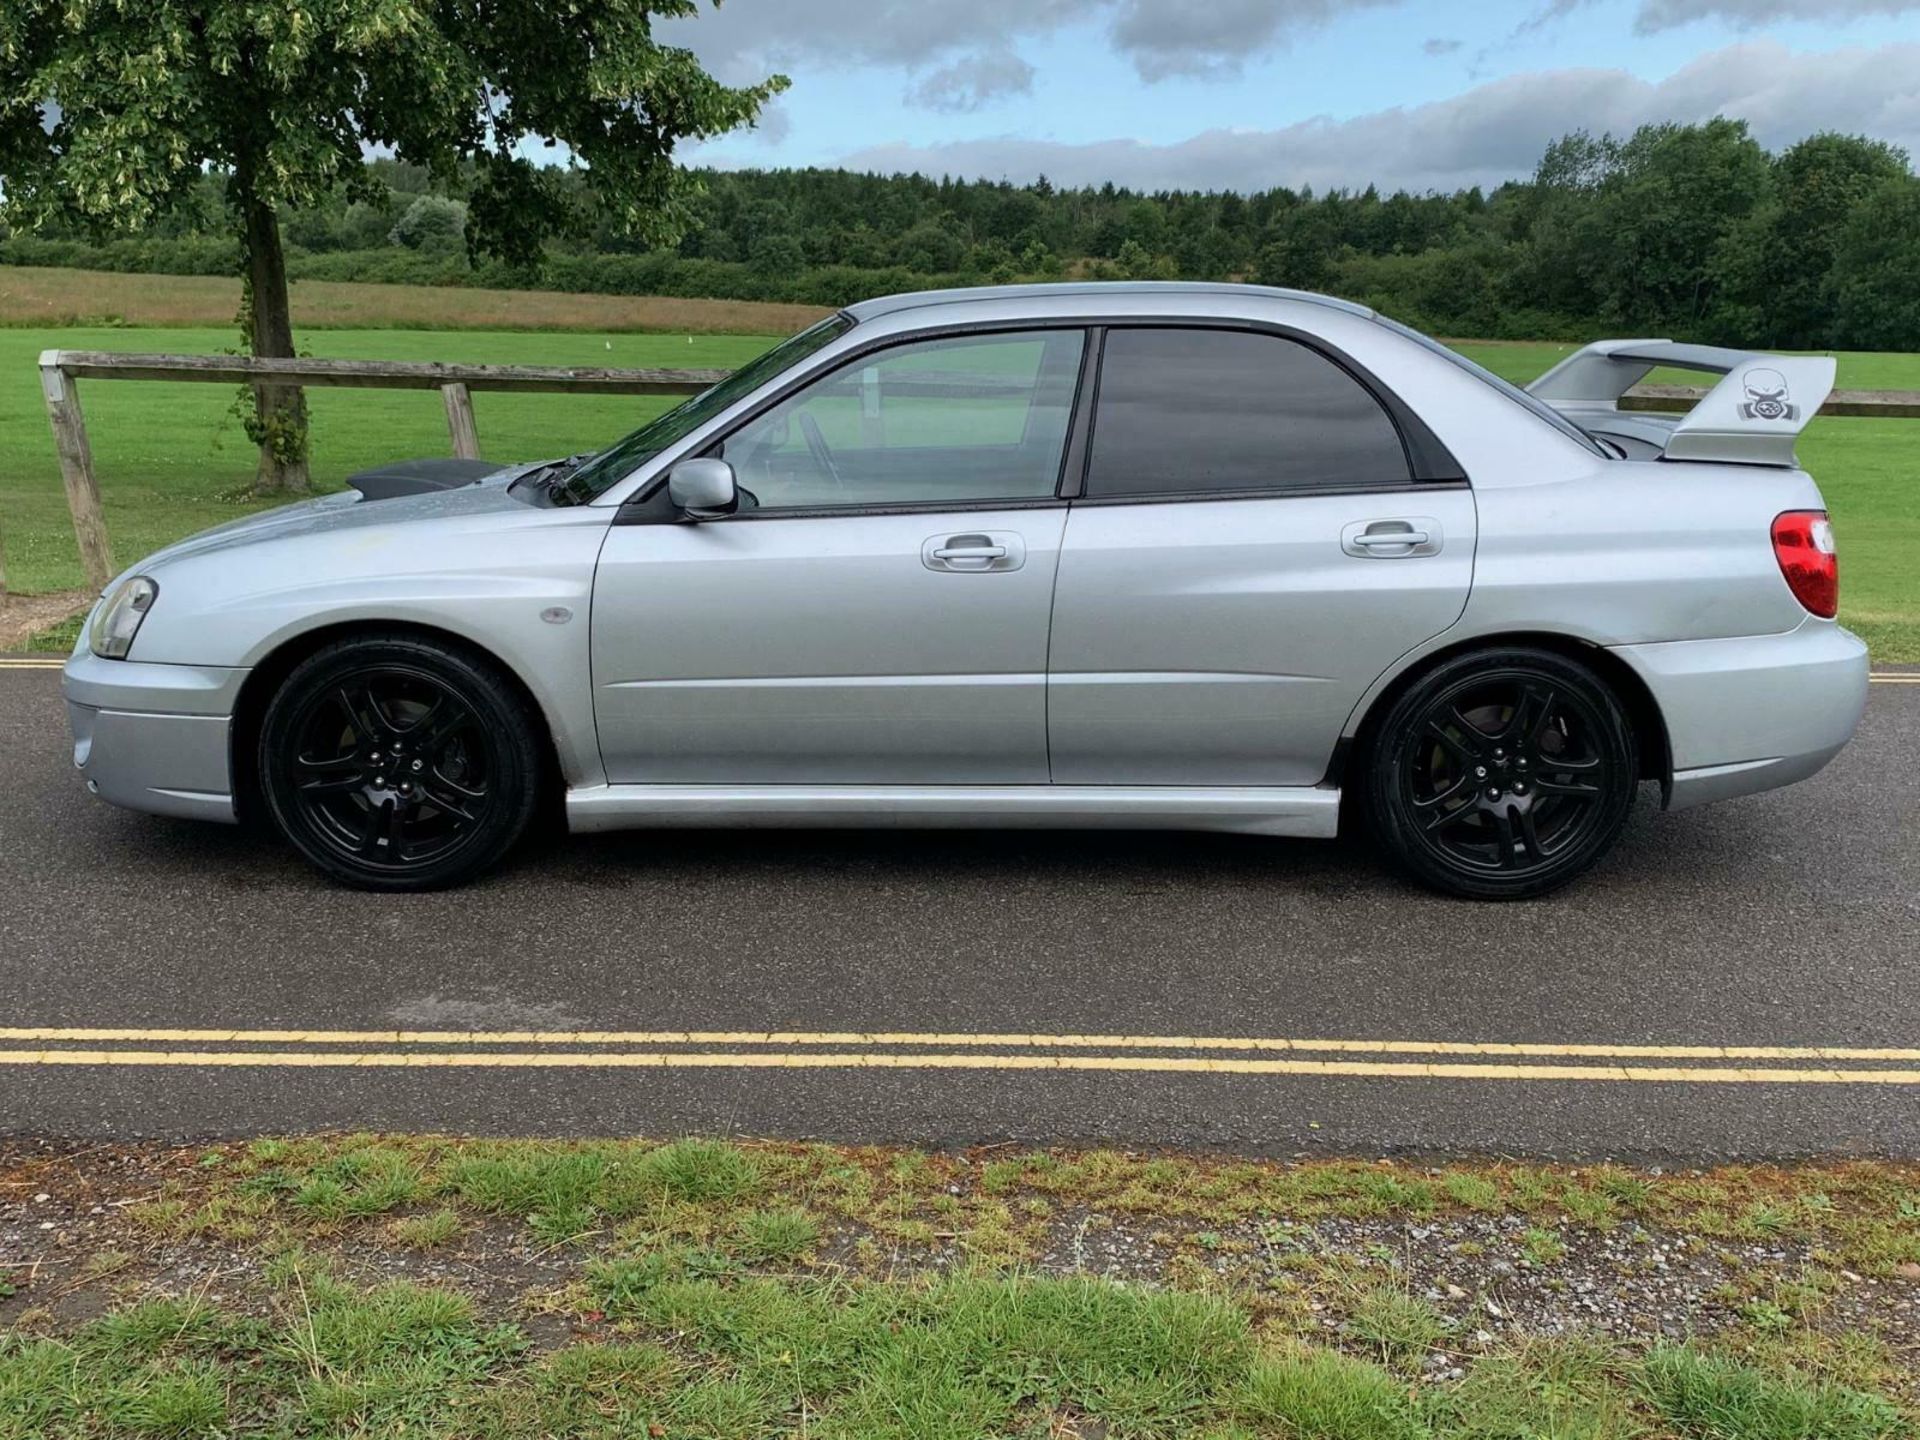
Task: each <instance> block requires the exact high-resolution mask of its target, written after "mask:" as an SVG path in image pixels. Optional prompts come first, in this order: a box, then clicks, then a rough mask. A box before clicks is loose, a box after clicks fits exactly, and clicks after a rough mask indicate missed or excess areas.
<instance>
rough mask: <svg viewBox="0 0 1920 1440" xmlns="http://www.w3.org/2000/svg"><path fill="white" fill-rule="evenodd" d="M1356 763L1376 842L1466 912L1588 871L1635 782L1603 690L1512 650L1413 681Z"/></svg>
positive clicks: (1611, 701) (1620, 728) (1622, 715)
mask: <svg viewBox="0 0 1920 1440" xmlns="http://www.w3.org/2000/svg"><path fill="white" fill-rule="evenodd" d="M1363 764H1364V768H1365V775H1364V779H1363V782H1362V783H1363V787H1364V789H1363V795H1364V809H1365V815H1366V819H1367V823H1368V828H1369V829H1370V830H1371V832H1372V834H1373V836H1374V838H1375V840H1376V842H1377V843H1378V844H1379V845H1380V846H1381V847H1382V848H1383V849H1385V851H1386V852H1387V854H1388V855H1389V856H1390V857H1391V858H1392V859H1393V860H1394V861H1395V863H1397V864H1398V865H1399V866H1400V868H1402V869H1403V870H1405V871H1406V872H1407V873H1408V874H1410V875H1412V876H1413V877H1414V878H1415V879H1416V880H1419V881H1420V882H1421V883H1422V884H1425V885H1428V886H1431V887H1432V888H1434V889H1436V890H1441V891H1444V892H1446V893H1447V894H1450V895H1459V896H1464V897H1467V898H1469V899H1475V900H1524V899H1529V898H1531V897H1533V896H1536V895H1545V894H1547V893H1548V892H1549V891H1552V890H1557V889H1559V888H1560V887H1561V886H1562V885H1565V884H1566V883H1567V882H1568V881H1570V880H1572V879H1573V878H1574V877H1576V876H1577V875H1579V874H1581V873H1582V872H1583V871H1585V870H1587V869H1588V868H1590V867H1591V866H1593V865H1594V864H1596V863H1597V862H1598V861H1599V860H1600V858H1601V857H1602V856H1604V855H1605V854H1606V853H1607V852H1608V851H1609V850H1611V849H1612V848H1613V845H1614V842H1615V841H1616V840H1617V839H1618V838H1619V836H1620V831H1621V828H1622V827H1623V826H1624V825H1625V824H1626V820H1627V812H1628V811H1629V810H1630V809H1631V808H1632V806H1633V799H1634V793H1635V791H1636V789H1637V788H1638V784H1639V773H1640V772H1639V755H1638V753H1637V751H1636V748H1635V744H1634V734H1633V727H1632V725H1631V724H1630V723H1629V722H1628V719H1627V714H1626V711H1625V710H1624V709H1623V708H1622V707H1621V704H1620V701H1619V699H1618V697H1616V696H1615V695H1614V693H1613V691H1612V690H1610V689H1609V688H1608V687H1607V685H1606V683H1605V682H1604V681H1602V680H1601V679H1600V678H1599V676H1597V675H1595V674H1594V673H1593V672H1592V671H1591V670H1589V669H1587V668H1586V667H1585V666H1584V665H1581V664H1579V663H1577V662H1575V661H1573V660H1569V659H1567V658H1566V657H1565V656H1563V655H1559V654H1556V653H1554V652H1553V651H1550V650H1534V649H1526V648H1519V647H1514V648H1505V649H1498V650H1483V651H1479V652H1476V653H1472V654H1467V655H1460V656H1456V657H1454V658H1453V659H1451V660H1448V661H1445V662H1444V663H1442V664H1440V665H1437V666H1435V667H1434V668H1433V669H1432V670H1431V671H1429V672H1428V673H1427V674H1425V675H1422V676H1421V677H1420V678H1419V679H1418V680H1416V681H1414V683H1413V684H1412V685H1410V686H1408V687H1407V689H1406V690H1405V691H1403V692H1402V693H1401V694H1400V695H1399V697H1398V698H1397V699H1395V700H1394V701H1393V703H1392V705H1391V707H1390V708H1389V709H1388V710H1387V712H1386V714H1385V715H1384V716H1383V717H1382V720H1381V723H1380V726H1379V728H1378V729H1377V730H1375V731H1374V738H1373V742H1372V744H1371V745H1370V747H1369V753H1368V755H1367V758H1366V759H1365V760H1364V762H1363Z"/></svg>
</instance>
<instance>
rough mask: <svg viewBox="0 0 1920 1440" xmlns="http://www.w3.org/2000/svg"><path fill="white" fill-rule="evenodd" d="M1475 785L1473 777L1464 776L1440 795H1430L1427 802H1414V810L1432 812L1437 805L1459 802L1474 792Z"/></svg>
mask: <svg viewBox="0 0 1920 1440" xmlns="http://www.w3.org/2000/svg"><path fill="white" fill-rule="evenodd" d="M1475 783H1476V782H1475V780H1474V778H1473V777H1472V776H1471V775H1462V776H1461V777H1460V778H1459V779H1458V780H1456V781H1454V782H1453V784H1451V785H1449V786H1448V787H1447V788H1446V789H1444V790H1442V791H1441V792H1440V793H1439V794H1438V795H1430V796H1428V797H1427V798H1426V799H1425V800H1415V801H1414V802H1413V808H1414V809H1416V810H1431V809H1432V808H1433V807H1434V806H1436V805H1445V804H1446V803H1447V802H1448V801H1449V800H1458V799H1459V798H1460V797H1461V796H1463V795H1466V794H1468V793H1469V792H1470V791H1472V789H1473V788H1474V785H1475Z"/></svg>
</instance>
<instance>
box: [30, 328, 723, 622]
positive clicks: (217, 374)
mask: <svg viewBox="0 0 1920 1440" xmlns="http://www.w3.org/2000/svg"><path fill="white" fill-rule="evenodd" d="M727 374H728V372H727V371H725V370H602V369H573V368H563V367H561V366H557V365H441V364H437V363H430V362H420V361H402V360H304V359H303V360H255V359H252V358H249V357H247V356H242V355H119V354H114V353H112V352H109V351H97V350H48V351H45V352H43V353H42V354H41V356H40V389H41V392H42V393H43V394H44V395H45V396H46V401H47V419H48V421H49V422H50V423H51V424H52V426H53V444H54V449H55V450H56V451H57V452H58V453H59V456H60V479H61V482H62V483H63V484H64V485H65V486H66V490H67V508H68V510H69V511H70V512H71V513H72V515H73V535H74V539H75V540H76V541H77V542H78V543H79V547H80V563H81V565H82V567H83V568H84V569H85V570H86V575H87V583H88V584H89V585H91V586H93V587H94V588H95V589H98V588H99V587H101V586H103V585H105V584H106V583H107V581H108V580H109V579H110V578H111V577H112V575H113V573H114V564H113V548H112V545H111V543H110V542H109V540H108V538H107V523H106V520H105V519H104V518H103V517H102V515H101V513H100V482H99V478H98V477H97V476H96V475H95V474H94V469H93V450H92V447H91V446H90V445H89V444H88V443H87V422H86V417H85V414H84V413H83V412H82V411H81V409H80V387H79V382H80V381H82V380H169V381H181V380H191V381H206V382H211V383H214V384H222V385H245V384H252V383H258V382H260V381H265V380H271V381H275V382H278V383H292V384H299V385H304V386H337V387H346V388H349V389H358V390H438V391H439V392H440V398H441V400H442V402H444V404H445V405H446V411H447V433H448V435H449V437H450V438H451V440H452V442H453V453H454V454H455V455H458V456H460V457H462V458H465V459H478V458H479V456H480V432H479V427H478V426H477V425H476V424H475V423H474V418H473V392H474V391H476V390H511V391H519V392H523V393H524V392H527V391H553V392H558V393H562V394H573V395H691V394H695V393H697V392H699V391H701V390H704V389H706V388H707V387H708V386H709V385H711V384H713V383H714V382H715V381H716V380H720V379H723V378H725V376H726V375H727ZM4 574H5V571H4V570H0V576H4Z"/></svg>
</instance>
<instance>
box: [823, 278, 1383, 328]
mask: <svg viewBox="0 0 1920 1440" xmlns="http://www.w3.org/2000/svg"><path fill="white" fill-rule="evenodd" d="M1130 297H1131V298H1134V299H1141V298H1154V299H1189V300H1192V301H1194V302H1196V303H1195V304H1194V305H1193V306H1192V307H1191V308H1192V310H1193V312H1194V313H1195V314H1207V313H1209V311H1210V309H1211V308H1212V307H1210V306H1207V305H1205V304H1203V303H1198V302H1202V301H1205V300H1207V299H1209V298H1211V299H1214V300H1241V301H1245V300H1291V301H1296V302H1300V303H1304V304H1308V305H1323V306H1325V307H1327V308H1328V309H1330V310H1339V311H1341V312H1343V313H1345V314H1348V315H1360V316H1366V317H1369V318H1371V317H1372V315H1373V311H1371V310H1369V309H1368V308H1367V307H1366V306H1364V305H1356V304H1354V303H1353V302H1352V301H1351V300H1341V299H1337V298H1335V297H1334V296H1332V295H1317V294H1315V293H1314V292H1313V291H1311V290H1283V289H1281V288H1279V287H1278V286H1273V285H1233V284H1228V283H1225V282H1213V281H1202V280H1096V281H1080V282H1071V283H1065V284H1047V285H980V286H974V287H970V288H963V289H957V290H916V291H913V292H911V293H908V294H905V295H882V296H879V297H878V298H876V299H873V300H862V301H860V302H859V303H858V304H857V305H849V306H848V307H847V309H846V313H847V314H848V315H850V316H852V317H853V319H855V320H856V321H866V320H874V319H878V318H879V317H881V316H883V315H898V314H901V313H903V312H906V311H910V310H926V309H932V308H933V307H935V306H956V305H976V306H988V305H998V304H1004V303H1005V302H1007V301H1022V300H1080V301H1083V302H1085V304H1086V307H1087V309H1088V311H1089V312H1090V313H1097V312H1099V311H1103V310H1112V309H1115V308H1124V302H1125V301H1126V300H1127V299H1128V298H1130Z"/></svg>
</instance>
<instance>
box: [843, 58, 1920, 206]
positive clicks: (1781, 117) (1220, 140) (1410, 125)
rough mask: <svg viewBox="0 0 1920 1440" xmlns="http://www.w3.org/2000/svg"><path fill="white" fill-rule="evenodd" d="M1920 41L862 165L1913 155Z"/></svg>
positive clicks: (1206, 167) (1435, 174)
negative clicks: (1145, 137) (1710, 136)
mask: <svg viewBox="0 0 1920 1440" xmlns="http://www.w3.org/2000/svg"><path fill="white" fill-rule="evenodd" d="M1916 75H1920V44H1910V43H1909V44H1897V45H1885V46H1881V47H1879V48H1877V49H1848V50H1835V51H1830V52H1826V53H1821V54H1796V53H1795V52H1793V51H1790V50H1788V49H1787V48H1786V47H1785V46H1783V45H1780V44H1777V43H1775V42H1772V41H1752V42H1748V43H1744V44H1739V45H1731V46H1728V47H1726V48H1725V49H1722V50H1717V51H1714V52H1712V53H1710V54H1707V55H1704V56H1702V57H1701V58H1700V59H1698V60H1696V61H1694V62H1693V63H1692V64H1690V65H1688V66H1687V67H1686V68H1684V69H1682V70H1680V71H1678V72H1676V73H1675V74H1673V75H1671V76H1669V77H1668V78H1667V79H1665V80H1662V81H1659V82H1649V81H1646V80H1642V79H1639V78H1638V77H1636V76H1634V75H1631V74H1628V73H1627V72H1625V71H1622V70H1601V69H1583V70H1557V71H1542V72H1538V73H1534V74H1526V75H1515V76H1510V77H1508V78H1506V79H1502V80H1496V81H1493V82H1491V83H1490V84H1486V85H1481V86H1479V87H1477V88H1475V89H1472V90H1469V91H1466V92H1465V93H1463V94H1460V95H1457V96H1455V97H1453V98H1452V99H1449V100H1441V101H1436V102H1434V103H1432V104H1428V105H1420V106H1415V107H1411V108H1395V109H1391V110H1381V111H1377V112H1375V113H1373V114H1370V115H1361V116H1357V117H1355V118H1353V119H1349V120H1334V119H1330V118H1324V117H1323V118H1319V119H1314V120H1307V121H1302V122H1300V123H1299V124H1294V125H1288V126H1285V127H1283V128H1281V129H1277V130H1209V131H1206V132H1204V133H1202V134H1199V135H1195V136H1194V137H1192V138H1191V139H1188V140H1183V141H1180V142H1178V143H1175V144H1170V145H1149V144H1145V143H1143V142H1141V141H1137V140H1107V141H1100V142H1096V143H1093V144H1083V145H1071V144H1061V143H1057V142H1052V141H1043V140H1025V139H1017V138H1011V137H1009V138H1005V139H988V140H968V141H956V142H953V143H951V144H945V145H931V146H910V145H879V146H872V147H869V148H866V149H863V150H859V151H856V152H854V153H853V154H850V155H847V156H845V157H844V158H843V159H842V161H841V162H840V163H842V164H844V165H846V166H848V167H850V168H853V169H858V170H877V171H883V172H887V171H897V170H919V171H923V172H926V173H929V174H934V175H939V174H954V175H968V176H985V177H988V178H992V179H999V178H1002V177H1005V178H1007V179H1011V180H1015V181H1029V180H1032V179H1033V178H1034V177H1035V176H1037V175H1042V174H1044V175H1047V176H1048V177H1050V178H1051V179H1053V180H1054V181H1056V182H1059V183H1065V184H1094V185H1097V184H1100V183H1102V182H1104V181H1107V180H1112V181H1113V182H1115V183H1116V184H1125V185H1131V186H1134V187H1136V188H1141V189H1148V190H1154V189H1173V188H1182V189H1209V188H1211V189H1234V190H1242V191H1247V190H1258V189H1265V188H1267V187H1270V186H1274V185H1291V186H1295V187H1298V186H1301V185H1312V186H1313V187H1314V188H1315V189H1317V190H1324V189H1328V188H1331V187H1336V186H1342V187H1346V188H1349V189H1359V188H1362V187H1364V186H1366V185H1367V184H1369V183H1373V184H1378V185H1379V186H1381V187H1382V188H1383V189H1389V190H1391V189H1398V188H1402V187H1404V188H1406V189H1409V190H1416V191H1420V190H1430V189H1431V190H1451V189H1455V188H1457V187H1460V186H1466V185H1494V184H1498V183H1499V182H1500V181H1502V180H1508V179H1512V178H1515V177H1517V176H1522V175H1526V174H1530V173H1531V172H1532V170H1533V167H1534V164H1535V162H1536V161H1538V160H1539V158H1540V152H1541V151H1542V150H1543V149H1544V148H1545V147H1546V144H1547V142H1548V141H1550V140H1552V139H1554V138H1555V137H1557V136H1560V135H1564V134H1566V133H1567V132H1568V131H1571V130H1582V129H1584V130H1590V131H1593V132H1595V133H1599V132H1601V131H1612V132H1614V133H1615V134H1623V133H1626V132H1630V131H1632V130H1633V129H1634V128H1635V127H1637V126H1639V125H1643V124H1646V123H1649V122H1652V121H1662V120H1677V121H1700V120H1706V119H1710V118H1711V117H1713V116H1714V115H1722V114H1724V115H1729V116H1733V117H1736V118H1739V119H1744V120H1746V121H1748V122H1749V123H1750V124H1751V125H1752V127H1753V132H1754V134H1755V136H1756V137H1757V138H1758V139H1759V140H1760V141H1761V143H1762V144H1765V145H1768V146H1770V147H1778V146H1780V145H1784V144H1788V143H1791V142H1792V141H1794V140H1797V139H1799V138H1801V137H1802V136H1805V135H1809V134H1812V133H1813V132H1815V131H1818V130H1845V131H1858V132H1862V133H1865V134H1869V135H1872V136H1875V137H1876V138H1878V139H1882V140H1891V141H1893V142H1894V143H1895V144H1899V145H1904V146H1906V147H1907V148H1908V149H1910V150H1915V149H1920V88H1916V86H1915V84H1914V76H1916Z"/></svg>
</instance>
